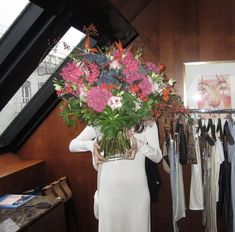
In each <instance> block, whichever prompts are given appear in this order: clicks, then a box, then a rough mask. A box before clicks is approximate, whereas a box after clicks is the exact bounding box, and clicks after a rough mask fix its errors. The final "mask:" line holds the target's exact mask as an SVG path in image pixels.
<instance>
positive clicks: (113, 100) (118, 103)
mask: <svg viewBox="0 0 235 232" xmlns="http://www.w3.org/2000/svg"><path fill="white" fill-rule="evenodd" d="M108 105H109V106H110V107H111V108H112V110H114V109H118V108H121V107H122V98H121V97H116V96H112V97H110V98H109V100H108Z"/></svg>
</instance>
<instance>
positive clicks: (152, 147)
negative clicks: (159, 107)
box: [137, 122, 162, 163]
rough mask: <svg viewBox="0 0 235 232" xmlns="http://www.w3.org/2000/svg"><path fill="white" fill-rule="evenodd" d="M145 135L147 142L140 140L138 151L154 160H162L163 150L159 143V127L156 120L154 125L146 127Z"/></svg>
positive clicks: (157, 161)
mask: <svg viewBox="0 0 235 232" xmlns="http://www.w3.org/2000/svg"><path fill="white" fill-rule="evenodd" d="M145 135H146V140H147V143H144V142H142V141H139V140H138V142H137V144H138V151H139V152H141V153H142V154H143V155H145V156H147V157H148V158H149V159H151V160H152V161H154V162H156V163H159V162H160V161H161V160H162V151H161V149H160V145H159V136H158V128H157V124H156V123H155V122H154V124H153V125H152V126H148V127H147V128H146V131H145Z"/></svg>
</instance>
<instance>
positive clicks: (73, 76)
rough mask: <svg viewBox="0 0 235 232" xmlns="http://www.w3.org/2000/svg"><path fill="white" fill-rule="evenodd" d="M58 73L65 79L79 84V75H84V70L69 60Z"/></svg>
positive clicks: (80, 81) (80, 80)
mask: <svg viewBox="0 0 235 232" xmlns="http://www.w3.org/2000/svg"><path fill="white" fill-rule="evenodd" d="M60 75H61V76H62V77H63V79H64V80H65V81H68V82H72V83H77V84H81V83H82V79H81V76H83V75H84V72H83V71H82V70H81V69H80V67H78V66H77V65H76V63H74V62H71V63H68V64H67V65H66V66H64V67H63V68H62V70H61V73H60Z"/></svg>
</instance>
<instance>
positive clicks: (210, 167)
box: [203, 127, 224, 232]
mask: <svg viewBox="0 0 235 232" xmlns="http://www.w3.org/2000/svg"><path fill="white" fill-rule="evenodd" d="M211 128H212V127H211ZM212 132H213V131H212ZM210 136H211V135H210ZM211 137H214V136H213V135H212V136H211ZM203 157H204V161H203V162H204V164H203V170H204V176H203V182H204V184H203V190H204V210H203V224H204V226H205V229H206V231H208V232H216V231H217V219H216V217H217V214H216V209H217V201H218V195H219V170H220V164H221V163H222V162H223V161H224V151H223V146H222V143H221V141H220V139H218V138H216V141H214V145H213V146H211V145H210V144H209V143H208V144H207V146H206V149H205V153H204V156H203Z"/></svg>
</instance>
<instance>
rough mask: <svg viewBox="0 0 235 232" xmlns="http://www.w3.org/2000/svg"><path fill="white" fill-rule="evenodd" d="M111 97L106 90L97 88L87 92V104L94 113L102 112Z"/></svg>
mask: <svg viewBox="0 0 235 232" xmlns="http://www.w3.org/2000/svg"><path fill="white" fill-rule="evenodd" d="M111 96H112V94H111V93H110V92H109V91H108V90H106V89H101V88H99V86H97V87H94V88H92V89H91V90H89V91H88V93H87V104H88V106H89V107H91V108H92V109H94V110H95V111H96V112H103V111H104V108H105V107H106V105H107V103H108V100H109V98H110V97H111Z"/></svg>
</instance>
